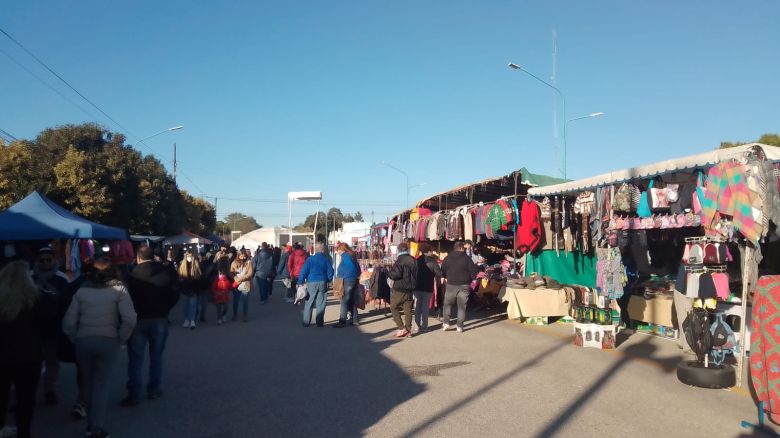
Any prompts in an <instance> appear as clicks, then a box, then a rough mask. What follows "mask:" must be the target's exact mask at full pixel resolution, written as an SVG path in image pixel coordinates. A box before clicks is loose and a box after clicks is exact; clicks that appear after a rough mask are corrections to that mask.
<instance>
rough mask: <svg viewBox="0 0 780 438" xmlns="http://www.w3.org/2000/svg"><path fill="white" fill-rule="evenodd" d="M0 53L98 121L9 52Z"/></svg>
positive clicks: (93, 116)
mask: <svg viewBox="0 0 780 438" xmlns="http://www.w3.org/2000/svg"><path fill="white" fill-rule="evenodd" d="M0 53H2V54H3V55H5V56H6V57H7V58H8V59H10V60H11V62H13V63H14V64H16V65H17V66H19V68H21V69H22V70H24V71H26V72H27V73H29V74H30V76H32V77H34V78H35V79H37V80H38V82H40V83H42V84H43V85H45V86H46V88H48V89H50V90H51V91H53V92H55V93H57V94H58V95H59V96H60V97H62V98H63V99H65V100H66V101H68V103H70V104H71V105H73V106H75V107H76V108H78V109H79V110H80V111H81V112H83V113H84V114H86V115H88V116H89V117H90V118H92V119H96V120H97V117H95V115H94V114H92V113H90V112H89V111H87V110H85V109H84V108H82V107H81V105H79V104H77V103H76V102H74V101H73V100H71V98H69V97H68V96H66V95H64V94H63V93H62V92H61V91H60V90H58V89H56V88H54V87H53V86H52V85H51V84H49V83H48V82H46V81H44V80H43V79H42V78H41V77H40V76H38V75H36V74H35V73H34V72H33V71H32V70H30V69H29V68H27V66H25V65H24V64H22V63H21V62H19V61H17V60H16V59H14V57H13V56H11V55H10V54H8V53H7V52H5V51H4V50H0Z"/></svg>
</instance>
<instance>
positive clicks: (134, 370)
mask: <svg viewBox="0 0 780 438" xmlns="http://www.w3.org/2000/svg"><path fill="white" fill-rule="evenodd" d="M167 340H168V320H167V319H164V318H154V319H143V320H139V321H138V324H137V325H136V327H135V330H133V335H132V336H130V340H129V341H128V342H127V357H128V361H127V394H128V395H127V397H128V398H129V399H131V400H133V401H137V400H140V399H141V388H142V387H143V366H144V355H145V352H146V345H147V344H148V345H149V382H148V384H147V385H146V394H147V397H148V398H149V399H150V400H154V399H156V398H159V397H160V396H161V395H162V366H163V351H164V350H165V342H166V341H167ZM129 404H132V403H125V405H129Z"/></svg>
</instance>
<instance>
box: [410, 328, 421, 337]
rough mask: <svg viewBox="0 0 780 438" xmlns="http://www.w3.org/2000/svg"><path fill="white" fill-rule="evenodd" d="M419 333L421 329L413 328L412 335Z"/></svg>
mask: <svg viewBox="0 0 780 438" xmlns="http://www.w3.org/2000/svg"><path fill="white" fill-rule="evenodd" d="M417 333H420V327H412V334H414V335H416V334H417Z"/></svg>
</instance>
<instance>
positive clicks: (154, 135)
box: [135, 125, 184, 146]
mask: <svg viewBox="0 0 780 438" xmlns="http://www.w3.org/2000/svg"><path fill="white" fill-rule="evenodd" d="M182 128H184V126H182V125H177V126H174V127H172V128H168V129H163V130H162V131H160V132H158V133H156V134H152V135H150V136H148V137H144V138H142V139H140V140H138V141H137V142H135V145H136V146H138V145H140V144H141V143H143V142H144V141H146V140H149V139H150V138H152V137H157V136H158V135H160V134H165V133H166V132H169V131H178V130H179V129H182Z"/></svg>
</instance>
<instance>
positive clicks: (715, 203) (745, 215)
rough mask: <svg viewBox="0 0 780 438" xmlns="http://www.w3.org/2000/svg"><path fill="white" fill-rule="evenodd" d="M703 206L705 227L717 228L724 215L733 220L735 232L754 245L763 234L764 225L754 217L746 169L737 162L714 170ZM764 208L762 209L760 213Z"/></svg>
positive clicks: (708, 175)
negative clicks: (737, 231)
mask: <svg viewBox="0 0 780 438" xmlns="http://www.w3.org/2000/svg"><path fill="white" fill-rule="evenodd" d="M705 192H706V193H705V197H704V203H703V204H702V225H704V228H705V230H707V231H708V232H712V231H711V230H712V229H713V228H714V227H715V225H717V224H718V222H719V220H720V215H721V214H726V215H729V216H731V217H732V218H733V224H734V228H735V229H737V230H739V232H740V233H742V235H744V236H745V238H747V239H748V240H750V241H752V242H757V241H758V239H759V238H760V237H761V236H762V234H763V228H762V225H761V222H760V221H759V222H757V221H756V220H755V219H754V217H753V205H754V202H756V203H759V202H760V200H754V199H753V195H752V193H751V192H750V190H749V189H748V186H747V184H746V174H745V166H744V165H742V164H741V163H739V162H737V161H726V162H721V163H718V164H716V165H715V166H713V167H711V168H710V170H709V172H708V174H707V185H706V190H705ZM760 208H761V206H759V210H760Z"/></svg>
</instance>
